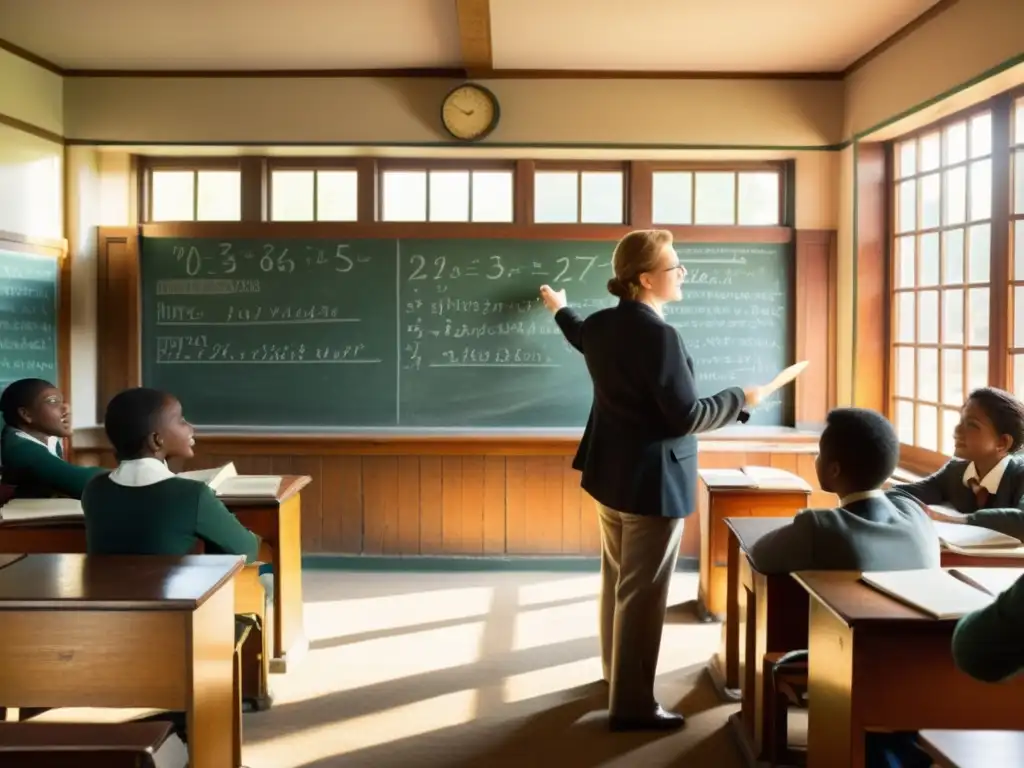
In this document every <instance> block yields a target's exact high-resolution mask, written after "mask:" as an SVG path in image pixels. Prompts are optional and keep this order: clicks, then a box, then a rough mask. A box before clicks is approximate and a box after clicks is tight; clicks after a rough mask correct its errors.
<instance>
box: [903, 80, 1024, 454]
mask: <svg viewBox="0 0 1024 768" xmlns="http://www.w3.org/2000/svg"><path fill="white" fill-rule="evenodd" d="M1022 104H1024V101H1022V100H1020V99H1018V100H1013V99H1011V98H1010V96H1009V95H1006V94H1004V95H1002V96H999V97H997V98H995V99H993V100H991V101H989V102H986V103H984V104H981V105H978V106H977V107H975V108H974V109H972V110H970V111H968V112H965V113H962V114H960V115H956V116H953V117H950V118H947V119H945V120H943V121H941V122H939V123H936V124H934V125H932V126H929V127H927V128H924V129H922V130H920V131H917V132H915V133H914V134H912V135H908V136H904V137H902V138H900V139H899V140H897V141H895V142H893V146H892V184H891V196H892V219H891V221H892V226H891V235H892V237H891V241H890V257H891V258H890V263H891V270H892V271H891V282H890V285H891V287H892V295H891V308H892V315H891V324H890V339H891V351H892V355H891V360H890V363H891V364H890V368H889V382H888V385H889V386H888V390H889V395H890V409H891V413H890V416H891V417H892V420H893V423H894V424H895V426H896V429H897V432H898V433H899V436H900V441H901V443H903V444H904V445H906V446H913V447H915V448H918V449H923V450H925V451H930V452H934V453H936V454H943V455H950V454H951V453H952V451H953V429H954V427H955V426H956V424H957V422H958V421H959V414H960V408H961V407H962V405H963V403H964V400H965V399H966V397H967V395H968V394H969V393H970V391H971V390H972V389H975V388H977V387H982V386H986V385H991V386H997V387H1002V388H1005V389H1011V390H1012V389H1016V390H1017V392H1018V395H1021V394H1024V391H1022V390H1024V359H1020V358H1019V357H1018V355H1017V354H1016V351H1017V345H1018V344H1019V346H1020V347H1022V349H1021V350H1020V351H1021V353H1022V354H1024V267H1016V268H1013V267H1012V266H1011V265H1012V264H1013V263H1014V259H1013V253H1014V251H1015V250H1016V251H1017V252H1018V253H1019V252H1020V249H1021V246H1019V245H1018V246H1017V247H1016V248H1014V240H1016V242H1017V243H1020V242H1022V240H1021V238H1024V234H1022V231H1021V225H1020V224H1019V223H1018V222H1019V220H1020V219H1021V218H1024V216H1022V214H1021V213H1020V212H1019V211H1021V210H1024V188H1022V187H1021V184H1022V180H1021V175H1022V174H1021V173H1020V169H1021V168H1022V167H1024V165H1022V164H1024V159H1022V157H1024V138H1022V136H1021V131H1022V128H1021V125H1022V122H1024V121H1022V119H1021V117H1020V114H1021V109H1022ZM1008 276H1009V277H1011V278H1013V282H1014V283H1015V282H1017V281H1018V278H1019V283H1020V286H1021V288H1020V289H1018V288H1017V287H1016V285H1014V286H1013V287H1012V288H1011V289H1010V291H1009V295H1008V292H1007V289H1006V286H1007V277H1008ZM1018 291H1020V300H1017V301H1015V300H1014V299H1016V298H1017V297H1016V294H1017V292H1018ZM1018 314H1019V315H1020V317H1021V319H1020V320H1016V319H1015V317H1016V316H1017V315H1018ZM1018 327H1019V328H1020V331H1018V330H1017V328H1018ZM1018 340H1019V341H1018ZM1015 371H1017V372H1018V373H1016V375H1015ZM1015 382H1016V384H1015Z"/></svg>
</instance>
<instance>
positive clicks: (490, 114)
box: [441, 85, 498, 141]
mask: <svg viewBox="0 0 1024 768" xmlns="http://www.w3.org/2000/svg"><path fill="white" fill-rule="evenodd" d="M441 120H442V122H443V123H444V127H445V128H446V129H447V130H448V132H449V133H450V134H451V135H452V136H454V137H455V138H457V139H462V140H464V141H473V140H475V139H482V138H483V137H484V136H486V135H487V134H488V133H490V132H491V131H492V130H493V129H494V126H495V125H496V124H497V122H498V102H497V100H496V99H495V98H494V96H493V94H491V93H490V92H489V91H487V90H485V89H483V88H481V87H480V86H476V85H462V86H459V87H458V88H456V89H455V90H454V91H452V92H451V93H449V94H448V95H447V96H446V97H445V100H444V104H443V105H442V107H441Z"/></svg>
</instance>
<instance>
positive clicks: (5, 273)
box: [0, 250, 58, 391]
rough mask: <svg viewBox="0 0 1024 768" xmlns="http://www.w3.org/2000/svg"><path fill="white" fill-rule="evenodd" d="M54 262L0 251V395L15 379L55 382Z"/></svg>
mask: <svg viewBox="0 0 1024 768" xmlns="http://www.w3.org/2000/svg"><path fill="white" fill-rule="evenodd" d="M57 274H58V270H57V259H55V258H54V257H53V256H36V255H34V254H30V253H16V252H13V251H6V250H0V391H2V390H3V389H4V388H5V387H6V386H7V385H8V384H10V383H11V382H12V381H15V380H17V379H24V378H38V379H46V380H47V381H51V382H53V383H57V301H58V292H57Z"/></svg>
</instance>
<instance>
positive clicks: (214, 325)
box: [142, 238, 791, 431]
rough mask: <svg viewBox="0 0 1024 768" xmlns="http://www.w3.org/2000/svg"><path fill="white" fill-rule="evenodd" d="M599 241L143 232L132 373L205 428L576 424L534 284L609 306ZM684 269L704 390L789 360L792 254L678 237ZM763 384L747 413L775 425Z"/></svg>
mask: <svg viewBox="0 0 1024 768" xmlns="http://www.w3.org/2000/svg"><path fill="white" fill-rule="evenodd" d="M613 246H614V243H606V242H595V241H527V240H484V239H460V240H440V239H436V240H431V239H416V240H394V239H388V240H385V239H380V240H369V239H366V240H348V241H328V240H289V241H285V240H279V241H274V242H263V241H256V240H233V241H219V240H207V239H188V240H185V239H181V240H178V239H163V238H161V239H146V240H144V242H143V246H142V284H143V318H142V346H143V350H142V352H143V378H144V381H145V382H146V384H148V385H150V386H156V387H159V388H162V389H166V390H168V391H171V392H174V393H175V394H176V395H178V397H179V398H181V399H182V401H183V402H184V404H185V406H186V410H187V412H188V414H189V417H190V418H191V419H192V420H193V421H194V422H195V423H196V424H199V425H202V426H205V427H210V428H221V429H237V428H252V429H257V428H258V429H264V428H266V429H281V430H287V429H303V430H306V429H314V430H315V429H324V430H332V429H334V430H345V429H349V430H352V429H356V430H358V429H366V430H380V429H386V430H399V431H404V430H420V429H425V430H445V429H459V430H466V429H470V430H473V429H481V430H508V429H519V428H526V429H528V428H540V429H545V430H562V429H578V428H580V427H581V426H582V425H583V424H584V423H585V421H586V417H587V413H588V410H589V407H590V402H591V387H590V382H589V379H588V377H587V372H586V366H585V364H584V362H583V358H582V356H581V355H580V354H579V353H578V352H576V351H575V350H573V349H572V348H571V347H570V346H569V345H568V344H567V343H566V342H565V340H564V339H563V337H562V335H561V333H560V332H559V330H558V327H557V326H556V325H555V323H554V320H553V319H552V318H551V316H550V314H549V313H548V312H547V311H545V310H544V309H543V307H542V306H541V305H540V302H539V300H538V298H537V289H538V286H539V285H540V284H541V283H544V282H547V283H550V284H552V285H553V286H555V287H558V288H565V289H566V291H567V295H568V298H569V303H570V305H572V306H574V307H576V308H577V309H578V310H579V311H580V312H581V313H583V314H588V313H590V312H593V311H595V310H597V309H599V308H602V307H606V306H612V305H613V304H614V303H615V301H616V300H615V299H614V298H613V297H611V296H609V295H608V293H607V292H606V290H605V283H606V281H607V279H608V277H609V275H610V256H611V251H612V248H613ZM677 250H678V252H679V255H680V258H681V259H682V260H683V262H684V263H685V264H686V266H687V269H688V270H689V274H688V277H687V285H686V286H685V288H684V298H683V301H682V302H680V303H678V304H674V305H671V306H670V307H669V308H668V309H667V315H666V316H667V319H668V320H669V322H670V323H672V324H673V325H675V326H676V327H677V328H678V329H679V330H680V332H681V333H682V334H683V336H684V338H685V340H686V344H687V347H688V348H689V349H690V351H691V354H692V355H693V357H694V361H695V367H696V370H697V374H698V385H699V387H700V389H701V391H702V392H703V393H705V394H708V393H712V392H715V391H717V390H719V389H721V388H722V387H725V386H730V385H734V384H739V385H744V384H750V383H754V382H756V381H759V380H767V379H768V378H770V377H771V376H772V375H774V374H775V373H776V372H777V371H778V370H779V369H780V368H782V367H784V366H785V365H787V364H788V363H789V362H791V359H790V357H791V355H790V343H789V339H790V337H791V333H790V322H789V316H790V312H789V308H790V305H791V296H790V293H791V289H790V284H791V281H790V277H789V274H790V261H791V259H790V253H789V247H788V246H782V245H723V244H707V245H696V244H686V243H679V244H677ZM788 410H789V409H788V406H787V404H786V403H784V402H783V401H781V400H779V399H776V400H775V401H773V402H769V403H766V404H765V405H763V406H762V407H760V408H759V409H757V411H756V412H755V415H754V418H753V419H752V423H755V424H783V423H785V421H786V418H787V413H788Z"/></svg>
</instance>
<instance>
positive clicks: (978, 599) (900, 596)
mask: <svg viewBox="0 0 1024 768" xmlns="http://www.w3.org/2000/svg"><path fill="white" fill-rule="evenodd" d="M860 578H861V581H863V582H864V583H866V584H868V585H869V586H871V587H873V588H874V589H877V590H878V591H879V592H882V593H884V594H886V595H888V596H889V597H892V598H894V599H896V600H899V601H900V602H901V603H906V604H907V605H909V606H910V607H911V608H916V609H917V610H919V611H921V612H922V613H926V614H928V615H929V616H934V617H935V618H937V619H959V618H960V617H961V616H966V615H967V614H968V613H970V612H971V611H975V610H977V609H979V608H984V607H985V606H986V605H988V604H989V603H991V602H992V600H993V597H992V595H991V594H989V593H987V592H984V591H982V590H980V589H978V588H977V587H974V586H971V585H970V584H968V583H967V582H965V581H963V580H962V579H958V578H957V577H956V576H954V575H953V574H951V573H949V572H948V571H945V570H943V569H941V568H928V569H921V570H911V571H866V572H865V573H862V574H861V576H860Z"/></svg>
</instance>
